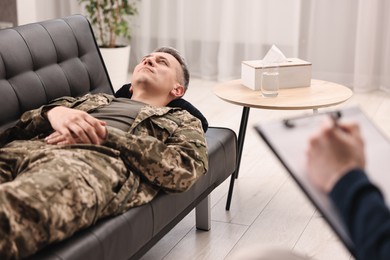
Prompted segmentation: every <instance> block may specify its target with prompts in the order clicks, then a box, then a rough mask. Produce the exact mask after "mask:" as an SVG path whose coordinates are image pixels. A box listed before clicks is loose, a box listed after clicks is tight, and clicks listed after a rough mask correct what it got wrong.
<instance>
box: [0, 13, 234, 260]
mask: <svg viewBox="0 0 390 260" xmlns="http://www.w3.org/2000/svg"><path fill="white" fill-rule="evenodd" d="M88 92H92V93H95V92H106V93H113V89H112V87H111V83H110V80H109V77H108V75H107V71H106V69H105V66H104V63H103V62H102V58H101V55H100V52H99V49H98V47H97V45H96V41H95V38H94V35H93V33H92V30H91V27H90V25H89V23H88V21H87V20H86V19H85V18H84V17H83V16H81V15H75V16H70V17H66V18H63V19H55V20H49V21H44V22H39V23H35V24H28V25H23V26H19V27H15V28H11V29H4V30H0V131H1V130H3V129H5V128H6V127H8V126H9V125H11V124H13V123H14V122H15V121H16V120H17V119H18V118H19V117H20V115H21V114H22V113H23V112H24V111H26V110H30V109H33V108H37V107H39V106H41V105H43V104H46V103H47V102H49V101H50V100H52V99H54V98H57V97H60V96H64V95H68V96H80V95H83V94H86V93H88ZM206 137H207V143H208V152H209V171H208V173H207V174H206V175H205V176H202V178H201V179H200V180H199V181H198V182H197V183H196V184H195V185H194V186H193V187H192V188H191V189H190V190H189V191H187V192H185V193H181V194H176V195H166V194H159V196H158V197H157V198H156V199H154V200H153V201H152V202H151V203H149V204H147V205H144V206H141V207H137V208H133V209H130V210H129V211H128V212H126V213H124V214H122V215H119V216H116V217H113V218H109V219H105V220H102V221H99V222H98V223H97V224H96V225H94V226H93V227H90V228H88V229H85V230H82V231H80V232H78V233H76V234H75V235H74V236H72V237H71V238H69V239H67V240H64V241H62V242H60V243H57V244H53V245H50V246H48V247H46V248H44V249H43V250H41V251H40V252H38V253H37V254H36V255H34V256H32V257H31V258H30V259H40V260H41V259H72V260H75V259H80V260H85V259H116V260H117V259H138V258H140V257H141V256H142V255H143V254H144V253H145V252H147V250H149V249H150V248H151V247H152V246H153V245H154V244H155V243H156V242H157V241H158V240H159V239H161V238H162V237H163V236H164V235H165V234H166V233H167V232H168V231H170V230H171V229H172V228H173V227H174V226H175V225H176V224H177V223H178V222H179V221H180V220H181V219H182V218H183V217H184V216H186V215H187V214H188V213H189V212H190V211H192V210H193V209H194V208H196V225H197V227H198V228H200V229H204V230H208V229H210V199H209V194H210V193H211V191H212V190H213V189H214V188H216V187H217V186H218V185H219V184H221V183H222V182H223V181H225V180H226V179H227V178H228V177H229V176H230V175H231V174H232V173H233V172H234V170H235V161H236V160H235V159H236V135H235V133H234V132H233V131H232V130H230V129H227V128H218V127H209V129H208V131H207V132H206Z"/></svg>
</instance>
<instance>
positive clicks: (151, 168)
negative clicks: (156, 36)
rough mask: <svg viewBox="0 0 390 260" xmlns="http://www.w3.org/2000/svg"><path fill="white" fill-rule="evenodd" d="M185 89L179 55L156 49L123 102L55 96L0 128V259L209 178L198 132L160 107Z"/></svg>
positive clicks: (189, 119) (196, 125)
mask: <svg viewBox="0 0 390 260" xmlns="http://www.w3.org/2000/svg"><path fill="white" fill-rule="evenodd" d="M188 82H189V73H188V70H187V67H186V65H185V62H184V60H183V58H181V56H180V54H179V53H178V52H177V51H176V50H174V49H173V48H169V47H163V48H159V49H157V50H155V51H154V52H153V53H151V54H150V55H147V56H145V57H144V58H143V60H142V61H141V62H140V63H139V64H138V65H137V66H136V67H135V69H134V72H133V77H132V85H131V88H130V91H131V92H132V96H131V99H126V98H114V97H113V96H110V95H107V94H88V95H86V96H83V97H79V98H73V97H64V98H60V99H57V100H54V101H53V102H51V103H50V104H48V105H45V106H43V107H41V108H39V109H36V110H31V111H28V112H26V113H24V114H23V115H22V117H21V119H20V120H19V122H18V123H17V126H15V127H13V128H10V129H7V130H6V131H4V132H3V133H2V134H1V135H0V143H1V149H0V259H8V258H21V257H26V256H28V255H31V254H33V253H34V252H36V251H38V250H39V249H41V248H43V247H44V246H46V245H48V244H50V243H53V242H55V241H60V240H62V239H64V238H66V237H69V236H71V235H72V234H73V233H74V232H76V231H77V230H79V229H82V228H85V227H88V226H90V225H93V224H94V223H95V222H96V221H97V220H98V219H100V218H103V217H107V216H113V215H116V214H120V213H123V212H125V211H126V210H128V209H129V208H131V207H134V206H139V205H142V204H144V203H147V202H150V201H151V200H152V199H153V198H154V197H155V195H156V194H157V193H158V191H159V190H163V191H166V192H182V191H186V190H188V189H189V188H190V187H191V185H192V184H193V183H194V182H195V181H196V180H197V179H198V178H199V177H200V176H201V175H203V174H204V173H206V171H207V167H208V161H207V160H208V159H207V148H206V141H205V137H204V132H203V129H202V126H201V122H200V121H199V120H198V119H197V118H195V117H193V116H192V115H190V114H189V113H188V112H187V111H185V110H181V109H177V108H169V107H165V106H166V105H167V104H168V103H169V102H170V101H172V100H174V99H177V98H180V97H181V96H182V95H183V94H184V92H185V90H186V88H187V86H188ZM22 139H23V140H22ZM12 140H14V141H12Z"/></svg>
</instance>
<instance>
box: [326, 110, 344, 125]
mask: <svg viewBox="0 0 390 260" xmlns="http://www.w3.org/2000/svg"><path fill="white" fill-rule="evenodd" d="M329 115H330V118H331V119H332V122H333V127H337V126H338V121H339V119H340V117H341V112H340V111H335V112H331V113H329Z"/></svg>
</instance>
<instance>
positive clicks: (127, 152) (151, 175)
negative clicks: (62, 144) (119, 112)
mask: <svg viewBox="0 0 390 260" xmlns="http://www.w3.org/2000/svg"><path fill="white" fill-rule="evenodd" d="M113 99H114V97H113V96H111V95H107V94H87V95H85V96H82V97H79V98H73V97H63V98H59V99H56V100H54V101H52V102H51V103H50V104H48V105H45V106H42V107H40V108H38V109H35V110H30V111H27V112H25V113H24V114H23V115H22V116H21V118H20V120H19V121H18V123H17V124H16V126H15V127H12V128H9V129H7V130H6V131H4V132H3V133H2V134H0V147H1V146H3V145H5V144H6V143H9V142H10V141H12V140H15V139H31V138H41V137H44V136H46V135H47V134H49V133H50V132H52V131H53V130H52V128H51V126H50V123H49V122H48V120H47V119H46V117H45V112H46V111H48V110H49V109H51V108H53V107H54V106H60V105H61V106H66V107H70V108H75V109H79V110H83V111H86V112H92V111H93V110H95V109H97V108H99V107H102V106H105V105H107V104H109V103H110V102H111V101H112V100H113ZM107 130H108V135H107V138H106V140H105V142H104V143H103V144H102V145H103V146H105V149H106V148H109V149H110V150H114V151H115V152H116V153H119V156H120V158H121V159H122V160H123V161H124V163H125V164H126V166H127V168H128V169H129V170H130V171H131V172H132V173H134V174H130V176H135V177H134V178H139V180H136V182H137V183H138V182H139V187H137V188H136V189H137V191H136V194H134V196H133V198H132V199H131V201H129V202H127V203H128V205H127V207H126V208H128V207H131V206H137V205H141V204H144V203H146V202H148V201H150V200H151V199H152V198H153V197H154V196H155V195H156V194H157V192H158V191H159V190H160V189H163V190H164V191H166V192H182V191H186V190H188V189H189V188H190V187H191V186H192V185H193V184H194V183H195V181H196V180H197V179H198V178H199V177H200V176H201V175H203V174H205V173H206V171H207V169H208V157H207V146H206V140H205V137H204V133H203V129H202V126H201V123H200V121H199V120H198V119H197V118H195V117H193V116H192V115H191V114H189V113H188V112H187V111H185V110H181V109H178V108H169V107H152V106H148V105H147V106H145V107H143V108H142V109H141V111H140V112H139V114H138V116H137V117H136V118H135V120H134V123H133V124H132V126H131V127H130V130H129V131H128V132H123V131H121V130H119V129H116V128H112V127H107ZM85 146H88V149H92V150H96V151H101V150H102V147H101V146H99V145H85ZM132 178H133V177H132Z"/></svg>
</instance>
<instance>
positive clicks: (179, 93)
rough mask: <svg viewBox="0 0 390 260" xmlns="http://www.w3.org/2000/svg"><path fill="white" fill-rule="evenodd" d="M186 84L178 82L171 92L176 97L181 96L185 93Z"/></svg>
mask: <svg viewBox="0 0 390 260" xmlns="http://www.w3.org/2000/svg"><path fill="white" fill-rule="evenodd" d="M184 92H185V91H184V86H183V85H181V84H176V85H175V87H174V88H173V89H172V90H171V94H172V95H173V96H174V97H175V98H179V97H181V96H183V95H184Z"/></svg>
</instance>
